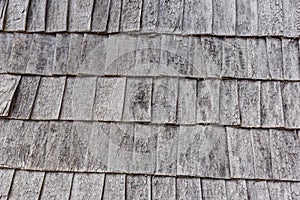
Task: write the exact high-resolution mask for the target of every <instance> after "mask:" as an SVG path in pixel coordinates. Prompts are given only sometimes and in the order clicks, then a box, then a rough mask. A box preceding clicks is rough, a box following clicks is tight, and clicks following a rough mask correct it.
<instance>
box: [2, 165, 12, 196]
mask: <svg viewBox="0 0 300 200" xmlns="http://www.w3.org/2000/svg"><path fill="white" fill-rule="evenodd" d="M14 173H15V170H12V169H0V182H1V185H0V199H1V200H4V199H8V194H9V189H10V186H11V184H12V180H13V175H14Z"/></svg>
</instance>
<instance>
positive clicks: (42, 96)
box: [31, 77, 66, 120]
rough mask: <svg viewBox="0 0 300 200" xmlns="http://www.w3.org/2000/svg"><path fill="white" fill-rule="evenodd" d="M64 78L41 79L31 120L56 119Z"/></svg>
mask: <svg viewBox="0 0 300 200" xmlns="http://www.w3.org/2000/svg"><path fill="white" fill-rule="evenodd" d="M65 81H66V77H42V78H41V82H40V86H39V89H38V93H37V96H36V100H35V105H34V108H33V111H32V116H31V118H32V119H48V120H49V119H58V116H59V111H60V107H61V102H62V97H63V93H64V87H65Z"/></svg>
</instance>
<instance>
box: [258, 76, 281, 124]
mask: <svg viewBox="0 0 300 200" xmlns="http://www.w3.org/2000/svg"><path fill="white" fill-rule="evenodd" d="M281 95H282V94H281V89H280V82H275V81H272V82H262V83H261V126H262V127H283V126H284V118H283V107H282V96H281Z"/></svg>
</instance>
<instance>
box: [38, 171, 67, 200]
mask: <svg viewBox="0 0 300 200" xmlns="http://www.w3.org/2000/svg"><path fill="white" fill-rule="evenodd" d="M72 179H73V174H71V173H60V172H47V173H46V176H45V181H44V186H43V191H42V195H41V197H40V198H41V199H42V200H46V199H61V200H67V199H69V195H70V190H71V185H72Z"/></svg>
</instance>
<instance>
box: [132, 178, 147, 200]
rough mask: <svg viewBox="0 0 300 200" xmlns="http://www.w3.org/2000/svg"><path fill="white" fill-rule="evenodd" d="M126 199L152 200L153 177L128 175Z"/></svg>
mask: <svg viewBox="0 0 300 200" xmlns="http://www.w3.org/2000/svg"><path fill="white" fill-rule="evenodd" d="M126 199H143V200H150V199H151V176H145V175H127V176H126Z"/></svg>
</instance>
